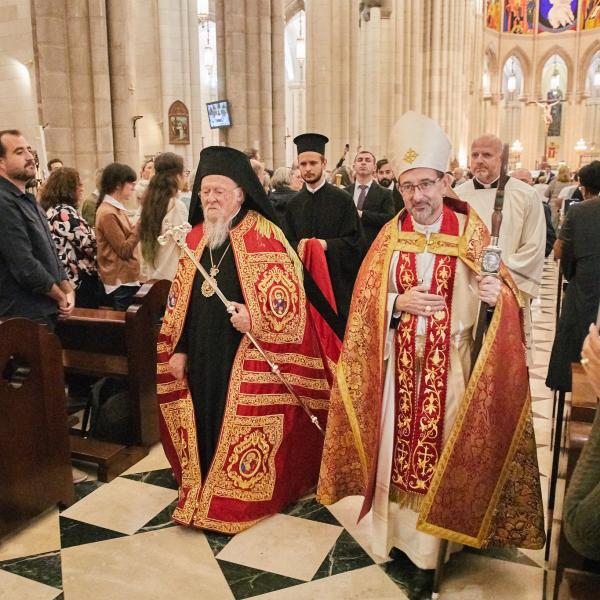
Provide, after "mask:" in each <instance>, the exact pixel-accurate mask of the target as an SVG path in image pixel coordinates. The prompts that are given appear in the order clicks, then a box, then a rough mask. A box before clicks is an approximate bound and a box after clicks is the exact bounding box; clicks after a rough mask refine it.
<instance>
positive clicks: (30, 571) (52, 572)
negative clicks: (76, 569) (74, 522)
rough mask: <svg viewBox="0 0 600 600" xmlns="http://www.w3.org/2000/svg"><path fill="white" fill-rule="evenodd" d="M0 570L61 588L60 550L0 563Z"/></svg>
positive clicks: (0, 595)
mask: <svg viewBox="0 0 600 600" xmlns="http://www.w3.org/2000/svg"><path fill="white" fill-rule="evenodd" d="M0 569H1V570H2V571H8V572H9V573H13V574H14V575H20V576H21V577H26V578H27V579H33V580H34V581H37V582H39V583H44V584H46V585H49V586H52V587H55V588H58V589H61V588H62V572H61V564H60V550H56V551H55V552H46V553H44V554H34V555H32V556H24V557H19V558H13V559H11V560H4V561H2V562H0ZM0 597H2V594H1V592H0Z"/></svg>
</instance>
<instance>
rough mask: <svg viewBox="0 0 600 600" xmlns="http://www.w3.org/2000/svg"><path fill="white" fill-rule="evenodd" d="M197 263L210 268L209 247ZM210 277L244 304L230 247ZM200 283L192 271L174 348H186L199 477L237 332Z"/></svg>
mask: <svg viewBox="0 0 600 600" xmlns="http://www.w3.org/2000/svg"><path fill="white" fill-rule="evenodd" d="M244 214H245V213H244ZM239 217H240V215H238V218H236V219H235V222H236V223H237V222H239V220H241V218H239ZM228 245H229V239H228V240H227V241H226V242H225V243H224V244H223V245H222V246H220V247H219V248H216V249H215V250H213V251H212V255H213V261H214V263H215V264H217V263H218V262H219V261H220V260H221V257H222V256H223V252H225V249H226V248H227V247H228ZM200 264H201V265H202V266H203V267H204V268H205V269H206V270H207V271H208V272H210V267H211V262H210V253H209V251H208V246H207V247H206V248H205V249H204V251H203V252H202V257H201V259H200ZM215 279H216V280H217V285H218V286H219V289H220V290H221V291H222V292H223V294H225V297H226V298H227V299H228V300H231V301H233V302H239V303H240V304H243V303H244V296H243V294H242V288H241V286H240V281H239V278H238V274H237V269H236V266H235V259H234V256H233V249H232V248H229V249H228V250H227V253H226V254H225V256H224V258H223V261H222V262H221V264H220V265H219V273H218V275H217V276H216V277H215ZM203 282H204V279H203V277H202V275H201V274H200V273H198V272H197V273H196V277H195V278H194V284H193V286H192V293H191V297H190V302H189V305H188V311H187V315H186V319H185V325H184V328H183V332H182V335H181V339H180V341H179V342H178V344H177V347H176V352H186V353H187V355H188V360H187V365H188V383H189V387H190V392H191V395H192V402H193V404H194V413H195V416H196V427H197V431H198V449H199V452H200V467H201V469H202V477H203V478H204V477H206V474H207V473H208V469H209V467H210V464H211V462H212V459H213V456H214V453H215V450H216V448H217V444H218V441H219V434H220V432H221V423H222V421H223V411H224V409H225V401H226V399H227V389H228V386H229V377H230V375H231V367H232V366H233V359H234V358H235V354H236V352H237V350H238V347H239V345H240V342H241V340H242V334H241V333H240V332H239V331H237V330H236V329H234V328H233V325H232V324H231V321H230V319H231V315H229V313H227V311H226V310H225V306H224V305H223V303H222V302H221V300H219V298H218V296H217V295H216V294H214V295H212V296H211V297H210V298H207V297H205V296H204V295H203V294H202V289H201V288H202V283H203Z"/></svg>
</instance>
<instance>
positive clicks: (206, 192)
mask: <svg viewBox="0 0 600 600" xmlns="http://www.w3.org/2000/svg"><path fill="white" fill-rule="evenodd" d="M239 187H240V186H239V185H236V186H235V187H232V188H224V187H215V188H205V189H203V190H200V198H202V199H203V200H208V198H210V195H211V193H212V195H213V196H214V197H215V198H216V199H217V200H223V198H225V195H226V194H228V193H229V192H233V190H237V189H238V188H239Z"/></svg>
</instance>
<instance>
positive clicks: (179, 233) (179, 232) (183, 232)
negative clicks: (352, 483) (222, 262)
mask: <svg viewBox="0 0 600 600" xmlns="http://www.w3.org/2000/svg"><path fill="white" fill-rule="evenodd" d="M166 225H167V230H166V231H165V233H164V234H163V235H161V236H159V237H158V243H159V244H161V245H162V246H164V245H165V244H166V243H167V242H168V241H169V238H172V239H173V240H174V241H175V243H176V244H177V245H178V246H179V247H180V248H181V249H182V250H183V251H184V252H185V253H186V255H187V256H188V258H189V259H190V260H191V261H192V263H193V264H194V266H195V267H196V269H198V271H200V274H201V275H202V277H204V280H205V281H206V282H207V283H208V285H210V287H211V288H212V289H213V290H214V292H215V293H216V295H217V296H218V297H219V300H221V302H222V303H223V304H224V305H225V309H226V310H227V312H228V313H230V314H232V315H233V314H234V313H238V308H237V306H239V305H237V306H236V303H235V302H230V301H229V300H228V299H227V298H226V297H225V295H224V294H223V292H221V290H220V289H219V286H218V285H217V282H216V281H215V280H214V279H213V278H212V277H211V276H210V275H209V274H208V272H207V271H206V269H205V268H204V267H203V266H202V265H201V264H200V261H199V260H198V259H197V258H196V257H195V256H194V253H193V252H192V251H191V250H190V249H189V247H188V245H187V243H186V241H185V238H186V236H187V234H188V233H189V232H190V231H191V230H192V226H191V225H190V224H189V223H184V224H183V225H177V226H175V227H172V226H170V224H169V223H167V224H166ZM236 328H237V327H236ZM245 335H246V336H248V339H249V340H250V341H251V342H252V343H253V344H254V347H255V348H256V349H257V350H258V351H259V352H260V354H261V355H262V357H263V358H264V359H265V360H266V361H267V363H268V365H269V367H270V368H271V372H273V373H275V375H276V376H277V378H278V379H279V381H281V383H282V384H283V385H284V386H285V388H286V389H287V391H288V392H289V393H290V394H291V395H292V397H293V398H294V399H295V400H296V401H297V402H298V404H299V405H300V406H301V407H302V408H303V409H304V412H305V413H306V414H307V416H308V418H309V419H310V420H311V422H312V424H313V425H314V426H315V427H316V428H317V429H318V430H319V431H320V432H321V433H322V434H323V435H325V432H324V431H323V429H322V427H321V424H320V423H319V420H318V419H317V417H316V415H315V414H314V413H313V412H312V411H311V410H310V408H309V407H308V406H307V405H306V403H305V402H304V401H303V400H302V399H301V398H300V396H298V394H296V392H295V391H294V390H293V388H292V386H291V385H290V384H289V383H288V381H287V380H286V379H285V377H284V375H283V373H282V372H281V370H280V369H279V365H277V364H276V363H274V362H273V361H272V360H270V359H269V357H268V356H267V354H266V352H265V351H264V350H263V348H262V347H261V346H260V344H259V343H258V342H257V341H256V338H254V336H253V335H252V334H251V333H250V332H249V331H247V332H246V333H245Z"/></svg>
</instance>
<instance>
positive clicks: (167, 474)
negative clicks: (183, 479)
mask: <svg viewBox="0 0 600 600" xmlns="http://www.w3.org/2000/svg"><path fill="white" fill-rule="evenodd" d="M122 477H125V478H126V479H133V480H134V481H141V482H142V483H150V484H152V485H158V486H160V487H164V488H168V489H170V490H176V489H177V482H176V481H175V477H173V472H172V471H171V469H158V470H157V471H146V472H144V473H132V474H131V475H123V476H122Z"/></svg>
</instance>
